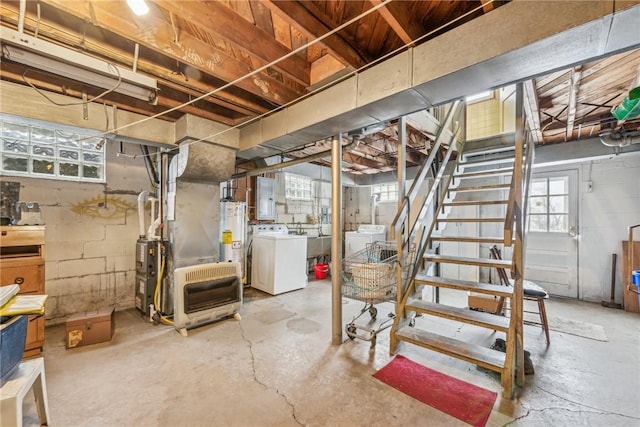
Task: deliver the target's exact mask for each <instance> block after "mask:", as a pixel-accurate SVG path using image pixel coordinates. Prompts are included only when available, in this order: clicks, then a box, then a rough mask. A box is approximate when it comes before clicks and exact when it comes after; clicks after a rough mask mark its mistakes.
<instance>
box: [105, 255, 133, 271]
mask: <svg viewBox="0 0 640 427" xmlns="http://www.w3.org/2000/svg"><path fill="white" fill-rule="evenodd" d="M135 269H136V259H135V257H132V256H126V255H123V256H111V257H107V271H110V272H118V271H135Z"/></svg>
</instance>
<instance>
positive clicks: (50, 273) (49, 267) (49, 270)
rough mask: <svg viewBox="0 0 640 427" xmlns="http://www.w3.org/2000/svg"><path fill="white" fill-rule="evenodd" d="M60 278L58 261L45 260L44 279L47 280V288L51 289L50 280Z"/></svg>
mask: <svg viewBox="0 0 640 427" xmlns="http://www.w3.org/2000/svg"><path fill="white" fill-rule="evenodd" d="M57 278H58V262H57V261H45V263H44V279H45V281H46V285H45V289H47V291H48V289H49V281H50V280H54V279H57Z"/></svg>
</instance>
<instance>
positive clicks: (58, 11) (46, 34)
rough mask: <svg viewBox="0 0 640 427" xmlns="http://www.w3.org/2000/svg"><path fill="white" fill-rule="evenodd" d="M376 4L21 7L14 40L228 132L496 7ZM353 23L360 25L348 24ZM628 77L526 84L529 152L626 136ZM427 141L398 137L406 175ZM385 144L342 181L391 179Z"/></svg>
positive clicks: (39, 79)
mask: <svg viewBox="0 0 640 427" xmlns="http://www.w3.org/2000/svg"><path fill="white" fill-rule="evenodd" d="M381 3H382V2H381V1H380V0H369V1H356V0H354V1H277V0H271V1H253V0H251V1H249V0H234V1H167V0H156V1H150V0H147V4H148V5H149V9H150V11H149V13H148V14H146V15H144V16H136V15H135V14H134V13H133V12H132V11H131V10H130V9H129V7H128V6H127V3H126V1H124V0H120V1H105V0H100V1H95V0H94V1H90V0H74V1H65V0H43V1H37V2H36V1H28V2H26V14H25V21H24V32H25V33H27V34H29V35H32V36H33V35H35V34H37V36H38V37H39V38H41V39H44V40H48V41H51V42H54V43H58V44H60V45H63V46H66V47H69V48H72V49H75V50H78V51H81V52H83V53H85V54H88V55H93V56H96V57H99V58H102V59H106V60H109V61H111V62H112V63H115V64H118V65H121V66H123V67H125V68H129V69H131V68H136V69H137V71H138V72H139V73H142V74H146V75H149V76H151V77H153V78H156V79H157V80H158V85H159V88H160V91H159V94H158V97H157V103H156V104H155V105H152V104H150V103H147V102H144V101H140V100H136V99H134V98H130V97H127V96H125V95H120V94H117V93H110V94H108V95H106V96H105V97H104V98H103V99H104V102H105V104H107V105H116V106H117V107H118V108H120V109H123V110H128V111H132V112H136V113H140V114H143V115H147V116H150V115H155V114H159V113H162V112H164V111H166V110H168V109H170V108H176V107H178V106H180V105H182V104H184V103H187V102H189V101H191V100H193V99H195V98H197V97H199V96H201V95H203V94H207V93H210V92H212V91H215V93H212V94H211V95H210V96H207V97H206V98H204V99H202V100H199V101H197V102H195V103H191V104H189V105H186V106H183V107H181V108H180V109H178V110H176V111H173V112H170V113H167V114H164V115H163V116H161V117H162V118H163V119H165V120H169V121H175V120H177V119H178V118H180V117H181V116H182V115H184V114H187V113H188V114H193V115H195V116H198V117H202V118H205V119H209V120H213V121H216V122H220V123H224V124H226V125H230V126H234V125H242V124H243V123H247V122H248V121H250V120H252V119H254V118H256V117H258V116H261V115H264V114H267V113H269V112H270V111H273V110H275V109H277V108H278V107H281V106H283V105H288V104H290V103H292V102H295V101H296V100H298V99H300V98H301V97H303V96H305V95H308V94H309V93H311V92H312V91H314V90H316V89H317V88H319V87H322V86H323V85H326V84H328V83H330V82H331V81H333V80H335V79H336V78H339V77H341V76H344V75H345V74H348V73H349V72H352V71H354V70H363V69H365V68H366V67H367V66H369V65H371V64H374V63H376V61H379V60H383V59H385V58H387V57H389V56H390V55H393V54H395V53H398V52H400V51H401V50H402V49H403V47H405V46H416V45H419V44H420V43H422V42H424V41H426V40H429V39H432V38H434V37H436V36H437V35H439V34H441V33H443V32H446V31H448V30H451V29H452V28H455V27H456V26H459V25H461V24H463V23H464V22H467V21H469V20H473V19H475V18H478V17H480V16H482V15H484V14H487V13H491V12H492V10H495V9H496V8H498V7H500V6H502V5H503V4H505V3H507V2H505V1H488V0H478V1H404V0H403V1H391V2H389V3H385V4H384V5H383V6H382V7H379V8H378V9H377V10H375V11H371V13H368V14H367V13H366V12H367V11H370V10H371V9H373V8H374V7H376V6H380V4H381ZM19 9H20V2H19V1H3V2H2V3H1V4H0V19H1V24H2V26H5V27H8V28H11V29H17V28H18V21H19V19H18V18H19ZM360 15H364V16H362V17H361V18H358V16H360ZM352 20H353V23H351V24H349V25H347V26H345V27H344V28H342V29H340V30H337V31H336V32H335V33H331V34H330V35H329V36H327V37H326V38H323V39H322V40H321V41H319V42H317V43H312V42H314V40H315V39H317V38H319V37H323V36H325V35H326V34H328V33H330V32H332V31H333V30H335V29H337V28H338V27H340V26H341V25H343V24H345V23H347V22H349V21H352ZM136 46H137V47H138V48H139V50H138V54H137V59H136ZM293 52H295V53H293ZM283 57H285V58H284V59H281V58H283ZM639 72H640V51H638V50H635V51H630V52H623V53H620V54H618V55H614V56H612V57H609V58H604V59H602V60H600V61H596V62H592V63H589V64H583V65H580V66H576V67H574V68H572V69H569V70H563V71H558V72H554V73H552V74H550V75H548V76H541V77H539V78H537V79H535V80H533V81H531V82H529V83H528V88H529V91H530V92H531V94H532V96H531V97H530V99H531V100H532V111H534V115H533V117H532V119H531V120H532V122H531V123H532V125H533V127H534V128H535V129H539V130H540V131H539V132H538V137H539V139H538V143H539V144H550V143H559V142H565V141H573V140H577V139H583V138H585V137H588V136H594V135H597V134H598V133H599V132H601V131H603V130H612V129H624V130H625V131H627V132H628V131H634V130H635V131H637V130H638V127H639V122H638V119H635V120H631V121H628V122H622V123H620V122H617V121H616V120H614V119H613V116H612V115H611V113H610V111H611V108H612V107H613V106H615V105H617V104H619V103H620V102H621V101H622V99H623V98H624V96H625V93H626V92H627V91H628V90H629V87H630V85H631V84H632V82H633V80H634V78H636V76H637V75H638V73H639ZM1 77H2V79H3V80H8V81H12V82H17V83H20V84H26V81H25V80H28V81H29V82H31V83H32V84H33V85H35V86H37V87H39V88H42V89H46V90H50V91H53V92H57V93H64V94H67V95H71V96H75V97H78V98H81V97H82V94H83V92H84V93H86V94H87V95H88V96H89V97H91V96H95V95H98V94H99V93H100V92H101V91H102V90H101V89H97V88H94V87H89V86H87V85H84V84H82V83H79V82H76V81H72V80H68V79H64V78H61V77H59V76H55V75H51V74H48V73H45V72H40V71H37V70H32V69H28V68H26V67H25V66H23V65H20V64H18V63H13V62H11V61H7V60H4V59H3V61H2V69H1ZM432 140H433V135H432V134H429V132H425V130H424V129H418V128H413V127H410V128H409V129H408V151H409V154H408V165H409V166H411V165H413V164H419V163H421V161H422V160H423V159H424V157H425V156H426V155H427V154H428V150H429V147H430V144H431V141H432ZM397 144H398V137H397V128H396V126H395V123H390V124H389V127H388V128H387V129H385V130H384V131H381V132H378V133H375V134H372V135H368V136H367V137H366V138H364V139H363V140H362V141H361V142H360V144H358V146H357V148H356V149H354V150H352V151H350V152H349V153H346V154H345V158H344V161H345V163H344V164H345V170H347V171H350V172H353V173H376V172H384V171H389V170H394V169H396V167H397V162H396V155H395V153H396V152H397ZM328 147H329V144H328V142H327V141H318V142H317V143H315V144H312V145H310V146H305V147H300V149H298V150H296V151H294V152H289V153H287V155H288V156H290V157H301V156H304V155H307V154H312V153H315V152H318V151H323V150H325V149H328Z"/></svg>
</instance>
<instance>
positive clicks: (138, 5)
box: [127, 0, 149, 16]
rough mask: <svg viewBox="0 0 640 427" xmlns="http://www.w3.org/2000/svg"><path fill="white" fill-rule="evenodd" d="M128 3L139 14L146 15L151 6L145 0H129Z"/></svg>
mask: <svg viewBox="0 0 640 427" xmlns="http://www.w3.org/2000/svg"><path fill="white" fill-rule="evenodd" d="M127 4H128V5H129V7H130V8H131V10H132V11H133V13H135V14H136V15H138V16H142V15H146V14H147V13H148V12H149V6H147V3H145V1H144V0H127Z"/></svg>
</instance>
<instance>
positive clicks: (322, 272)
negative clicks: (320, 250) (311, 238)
mask: <svg viewBox="0 0 640 427" xmlns="http://www.w3.org/2000/svg"><path fill="white" fill-rule="evenodd" d="M328 271H329V264H314V265H313V272H314V273H315V274H316V279H326V278H327V272H328Z"/></svg>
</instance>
